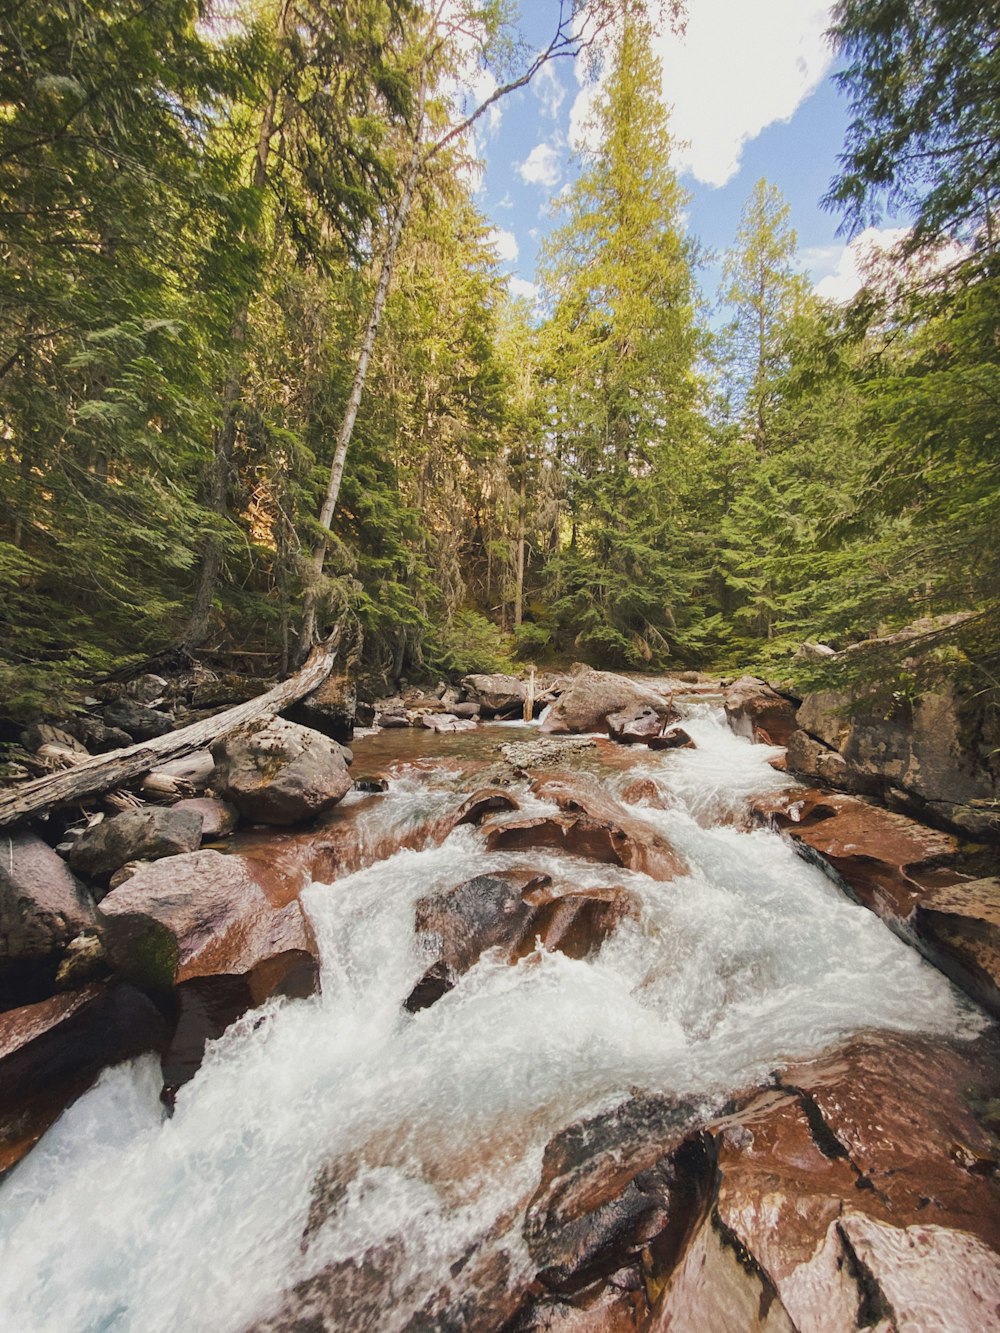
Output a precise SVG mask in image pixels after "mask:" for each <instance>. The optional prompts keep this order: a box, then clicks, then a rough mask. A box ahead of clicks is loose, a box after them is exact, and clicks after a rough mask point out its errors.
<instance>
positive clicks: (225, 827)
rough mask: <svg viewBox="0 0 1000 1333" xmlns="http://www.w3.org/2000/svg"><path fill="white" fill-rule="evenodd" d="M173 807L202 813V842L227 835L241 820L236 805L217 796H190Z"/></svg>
mask: <svg viewBox="0 0 1000 1333" xmlns="http://www.w3.org/2000/svg"><path fill="white" fill-rule="evenodd" d="M171 809H173V810H189V811H191V812H193V813H194V814H198V815H201V838H202V842H209V841H211V840H214V839H216V838H225V837H227V836H228V835H229V834H230V833H232V832H233V831H234V830H235V829H236V827H237V825H238V824H239V822H240V814H239V811H238V810H237V809H236V807H235V806H234V805H230V804H229V802H228V801H220V800H219V799H218V797H216V796H188V797H185V799H184V800H182V801H177V802H176V803H175V804H174V805H173V806H172V807H171ZM190 850H194V849H193V848H192V849H190Z"/></svg>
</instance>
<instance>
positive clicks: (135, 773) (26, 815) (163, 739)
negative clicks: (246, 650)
mask: <svg viewBox="0 0 1000 1333" xmlns="http://www.w3.org/2000/svg"><path fill="white" fill-rule="evenodd" d="M336 653H337V636H331V638H330V639H328V640H327V641H326V643H323V644H320V645H319V647H317V648H314V649H313V651H312V652H311V653H310V655H309V658H308V660H307V661H306V664H305V666H303V667H302V668H301V670H299V671H297V672H296V673H295V675H294V676H289V678H288V679H287V680H283V681H282V682H281V683H280V684H278V685H275V686H274V688H273V689H270V690H268V691H267V693H266V694H260V695H258V696H257V698H256V699H248V700H247V701H246V703H242V704H237V705H236V706H235V707H234V708H227V709H226V710H225V711H224V712H222V713H216V714H215V715H214V716H213V717H207V718H203V719H202V720H201V721H200V722H192V723H191V725H190V726H187V727H180V728H179V729H178V730H177V731H168V732H167V734H166V735H165V736H157V737H156V739H155V740H151V741H140V742H138V743H137V744H135V745H127V746H125V747H123V748H122V749H121V750H112V751H110V752H109V753H108V754H98V755H94V756H93V757H92V758H91V759H85V760H84V761H83V762H82V763H80V764H76V765H74V767H72V768H68V769H64V770H62V771H60V772H58V773H50V774H48V775H46V776H45V777H41V778H35V780H34V781H33V782H26V783H24V785H23V786H20V787H15V788H14V789H13V790H12V791H9V792H5V793H4V794H3V795H2V796H0V828H6V827H7V826H9V825H11V824H16V823H18V822H19V821H21V820H23V819H30V818H31V816H32V815H37V814H39V813H40V812H41V811H43V810H50V809H52V808H54V807H55V806H59V805H68V804H70V803H72V802H73V801H80V800H83V799H84V798H85V797H88V796H96V795H99V794H100V793H101V792H106V791H109V790H110V789H111V788H113V787H121V786H124V785H125V784H126V783H128V782H131V781H133V780H134V779H135V778H138V777H141V776H142V775H143V774H144V773H148V772H149V770H150V769H152V768H156V767H157V765H159V764H162V763H164V762H165V761H166V760H169V759H179V758H180V757H181V756H182V755H186V754H190V753H191V751H192V750H201V749H204V748H205V747H206V746H209V745H211V744H212V742H213V741H216V740H218V739H219V738H220V737H221V736H225V735H226V734H227V733H228V732H230V731H235V730H236V729H237V727H241V726H244V725H245V724H246V723H248V722H256V721H258V720H259V719H261V720H262V719H265V718H269V717H273V716H274V715H275V714H276V713H280V712H281V710H282V709H283V708H287V707H288V705H289V704H293V703H295V702H296V701H297V700H299V699H302V698H304V697H305V695H307V694H311V693H312V691H313V690H314V689H316V687H317V686H318V685H320V684H322V682H323V681H324V680H326V678H327V676H328V675H329V674H330V671H331V670H332V668H333V662H334V658H335V657H336Z"/></svg>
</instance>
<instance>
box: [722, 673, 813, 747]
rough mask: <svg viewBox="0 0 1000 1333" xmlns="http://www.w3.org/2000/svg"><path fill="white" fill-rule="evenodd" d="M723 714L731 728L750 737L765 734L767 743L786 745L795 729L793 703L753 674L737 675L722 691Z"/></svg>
mask: <svg viewBox="0 0 1000 1333" xmlns="http://www.w3.org/2000/svg"><path fill="white" fill-rule="evenodd" d="M723 701H724V704H725V709H726V716H727V717H728V718H729V722H730V725H731V726H732V728H733V730H734V731H736V732H737V733H738V734H739V735H741V736H748V737H750V738H751V739H752V740H757V739H762V737H761V736H760V733H762V732H764V733H766V735H767V743H768V744H770V745H787V744H788V738H789V737H790V736H791V734H792V732H793V731H794V730H795V727H796V723H795V704H794V702H793V701H792V700H791V699H788V698H786V697H785V696H784V695H782V694H779V693H778V692H777V690H775V689H772V687H771V686H770V685H768V684H767V682H766V681H763V680H760V679H759V678H758V677H757V676H740V678H739V680H736V681H733V683H732V684H731V685H727V686H726V688H725V690H724V691H723Z"/></svg>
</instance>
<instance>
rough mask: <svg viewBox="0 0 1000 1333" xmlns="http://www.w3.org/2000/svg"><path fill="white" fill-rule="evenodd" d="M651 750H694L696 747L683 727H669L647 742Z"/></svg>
mask: <svg viewBox="0 0 1000 1333" xmlns="http://www.w3.org/2000/svg"><path fill="white" fill-rule="evenodd" d="M648 744H649V748H650V749H651V750H695V749H697V746H696V745H695V743H694V741H693V740H692V739H691V737H690V736H689V735H688V733H687V732H686V731H685V730H684V728H683V727H670V728H669V729H668V730H667V731H665V732H664V733H663V735H662V736H653V737H652V738H651V739H650V741H649V742H648Z"/></svg>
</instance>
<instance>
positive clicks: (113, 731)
mask: <svg viewBox="0 0 1000 1333" xmlns="http://www.w3.org/2000/svg"><path fill="white" fill-rule="evenodd" d="M72 727H73V732H74V735H76V736H77V737H78V738H79V739H80V740H81V741H82V742H83V743H84V745H85V746H86V747H87V749H88V750H89V751H90V752H91V753H92V754H106V753H107V752H108V751H109V750H121V749H123V748H124V747H125V746H126V745H131V744H132V737H131V736H130V735H129V734H128V732H127V731H122V729H121V727H109V726H108V724H107V723H106V722H102V721H101V719H100V718H99V717H94V716H92V715H91V714H90V713H85V714H84V715H83V716H82V717H78V718H74V720H73V723H72Z"/></svg>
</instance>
